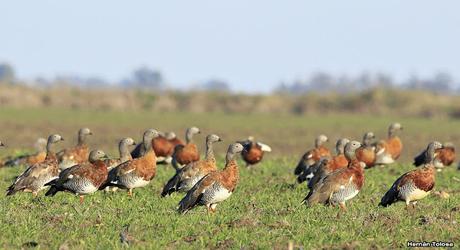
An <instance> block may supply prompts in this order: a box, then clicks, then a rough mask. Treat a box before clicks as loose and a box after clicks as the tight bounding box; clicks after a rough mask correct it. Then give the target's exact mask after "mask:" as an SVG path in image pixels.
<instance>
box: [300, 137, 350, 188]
mask: <svg viewBox="0 0 460 250" xmlns="http://www.w3.org/2000/svg"><path fill="white" fill-rule="evenodd" d="M349 142H350V140H348V139H346V138H342V139H339V140H337V143H336V146H335V151H336V155H335V156H333V157H332V158H330V157H323V158H322V159H321V160H319V161H318V162H317V163H315V164H314V166H313V167H312V168H313V170H312V173H313V177H312V178H311V179H310V181H309V182H308V188H310V189H311V188H313V186H314V185H316V183H318V182H319V181H320V180H321V179H323V178H325V177H326V176H327V175H329V174H330V173H332V172H334V171H336V170H337V169H341V168H345V167H347V166H348V160H347V158H346V157H345V152H344V151H345V146H346V145H347V144H348V143H349ZM302 178H306V177H305V176H304V175H299V177H298V179H301V180H299V182H302V181H304V180H303V179H302Z"/></svg>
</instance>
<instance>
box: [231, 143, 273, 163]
mask: <svg viewBox="0 0 460 250" xmlns="http://www.w3.org/2000/svg"><path fill="white" fill-rule="evenodd" d="M239 143H240V144H241V145H243V147H244V151H243V152H241V156H242V157H243V160H244V162H246V167H251V166H253V165H255V164H257V163H259V162H260V161H262V158H263V157H264V153H265V152H271V151H272V149H271V148H270V146H268V145H267V144H263V143H262V142H255V141H254V137H252V136H249V137H248V139H247V140H245V141H240V142H239Z"/></svg>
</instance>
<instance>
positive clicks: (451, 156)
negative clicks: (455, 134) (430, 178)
mask: <svg viewBox="0 0 460 250" xmlns="http://www.w3.org/2000/svg"><path fill="white" fill-rule="evenodd" d="M454 161H455V146H454V145H453V144H452V143H451V142H446V143H444V145H443V148H440V149H437V151H436V157H435V158H434V160H433V165H434V167H435V168H436V169H437V171H438V172H440V171H442V169H443V168H444V167H447V166H450V165H452V163H454ZM425 162H426V150H424V151H423V152H421V153H420V154H419V155H418V156H416V157H415V158H414V165H415V166H416V167H418V166H421V165H422V164H424V163H425Z"/></svg>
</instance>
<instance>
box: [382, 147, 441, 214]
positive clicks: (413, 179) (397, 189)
mask: <svg viewBox="0 0 460 250" xmlns="http://www.w3.org/2000/svg"><path fill="white" fill-rule="evenodd" d="M442 148H443V146H442V144H441V143H440V142H437V141H434V142H431V143H430V144H428V147H427V149H426V152H425V163H424V164H423V167H421V168H417V169H414V170H412V171H409V172H407V173H405V174H403V175H402V176H401V177H399V178H398V179H397V180H396V181H395V182H394V183H393V185H392V186H391V188H390V190H388V191H387V192H386V193H385V195H384V196H383V197H382V200H381V201H380V204H379V205H380V206H384V207H387V206H389V205H391V204H393V203H394V202H396V201H398V200H401V201H405V202H406V208H407V209H409V205H410V203H411V202H414V203H413V204H414V205H415V203H416V201H417V200H420V199H423V198H425V197H426V196H427V195H428V194H430V192H431V190H432V189H433V187H434V183H435V174H436V171H435V166H434V160H435V159H436V156H437V155H438V154H439V151H438V150H439V149H442Z"/></svg>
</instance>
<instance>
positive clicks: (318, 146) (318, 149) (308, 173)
mask: <svg viewBox="0 0 460 250" xmlns="http://www.w3.org/2000/svg"><path fill="white" fill-rule="evenodd" d="M327 141H329V139H328V138H327V136H325V135H319V136H318V137H317V138H316V140H315V148H314V149H312V150H309V151H307V152H306V153H305V154H304V155H303V156H302V158H301V159H300V161H299V163H298V164H297V166H296V168H295V170H294V174H295V175H303V176H305V177H306V178H305V180H308V179H310V178H311V177H313V173H312V171H313V169H312V168H311V167H312V166H313V165H314V164H315V163H316V162H318V161H319V160H320V159H321V158H322V157H331V152H330V151H329V149H327V148H326V147H325V146H324V145H323V144H324V143H326V142H327ZM297 180H298V181H299V179H297Z"/></svg>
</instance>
